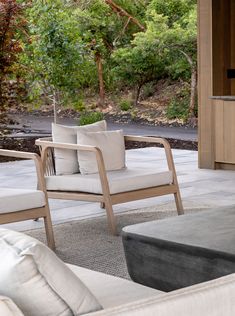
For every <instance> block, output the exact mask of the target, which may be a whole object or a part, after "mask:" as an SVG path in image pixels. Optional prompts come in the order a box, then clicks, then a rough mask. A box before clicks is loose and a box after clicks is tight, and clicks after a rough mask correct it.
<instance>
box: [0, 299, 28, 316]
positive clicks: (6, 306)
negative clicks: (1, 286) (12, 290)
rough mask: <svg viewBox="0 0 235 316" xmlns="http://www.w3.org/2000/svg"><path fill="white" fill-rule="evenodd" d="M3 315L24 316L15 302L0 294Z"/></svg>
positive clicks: (0, 309) (1, 313) (0, 311)
mask: <svg viewBox="0 0 235 316" xmlns="http://www.w3.org/2000/svg"><path fill="white" fill-rule="evenodd" d="M0 315H1V316H24V315H23V314H22V313H21V311H20V310H19V308H18V307H17V306H16V305H15V303H14V302H13V301H12V300H11V299H10V298H8V297H5V296H0Z"/></svg>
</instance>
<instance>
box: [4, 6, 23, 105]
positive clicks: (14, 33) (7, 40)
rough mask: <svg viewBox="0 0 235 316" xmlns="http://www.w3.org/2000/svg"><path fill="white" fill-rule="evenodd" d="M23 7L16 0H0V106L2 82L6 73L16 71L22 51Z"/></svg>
mask: <svg viewBox="0 0 235 316" xmlns="http://www.w3.org/2000/svg"><path fill="white" fill-rule="evenodd" d="M22 11H23V7H22V5H21V4H19V3H17V1H16V0H0V107H1V109H3V106H4V101H5V100H4V98H3V92H2V83H3V80H4V79H5V78H6V76H7V75H9V74H12V73H14V72H15V73H17V71H18V69H17V64H16V62H17V59H18V56H19V53H20V52H21V51H22V41H21V36H22V33H23V32H24V31H25V26H26V20H25V19H24V18H23V16H22Z"/></svg>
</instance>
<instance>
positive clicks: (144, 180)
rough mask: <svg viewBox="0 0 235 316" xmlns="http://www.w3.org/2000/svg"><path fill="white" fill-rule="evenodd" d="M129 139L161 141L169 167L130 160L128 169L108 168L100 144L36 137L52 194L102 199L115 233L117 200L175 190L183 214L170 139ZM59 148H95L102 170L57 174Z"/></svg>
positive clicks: (93, 200)
mask: <svg viewBox="0 0 235 316" xmlns="http://www.w3.org/2000/svg"><path fill="white" fill-rule="evenodd" d="M125 141H133V142H146V143H156V144H161V145H162V146H163V147H164V149H165V154H166V161H167V166H168V167H167V168H166V170H164V171H158V170H157V169H156V170H153V169H152V168H150V167H148V166H147V167H146V166H145V167H144V168H141V167H135V166H133V165H132V164H131V162H129V163H127V168H126V169H123V170H118V171H108V172H106V171H105V166H104V159H103V156H102V152H101V150H100V149H99V148H97V147H94V146H86V145H77V144H68V143H56V142H52V140H51V138H42V139H38V140H36V145H38V146H39V147H40V150H41V157H42V161H43V167H44V172H45V177H46V186H47V193H48V196H49V198H53V199H64V200H80V201H89V202H100V203H101V207H103V208H105V209H106V213H107V218H108V224H109V228H110V230H111V232H112V233H113V234H116V233H117V232H116V221H115V217H114V213H113V205H115V204H119V203H125V202H129V201H135V200H141V199H146V198H151V197H156V196H161V195H166V194H173V195H174V198H175V203H176V208H177V211H178V214H179V215H181V214H183V213H184V211H183V205H182V201H181V196H180V191H179V186H178V181H177V176H176V171H175V166H174V161H173V156H172V151H171V148H170V145H169V143H168V141H167V140H165V139H163V138H157V137H140V136H125ZM55 149H63V150H79V151H83V152H93V153H94V154H95V156H96V161H97V165H98V171H99V172H98V173H96V174H88V175H82V174H80V173H77V174H71V175H62V176H58V175H56V172H55V161H54V150H55ZM156 158H157V157H156ZM143 163H144V162H143Z"/></svg>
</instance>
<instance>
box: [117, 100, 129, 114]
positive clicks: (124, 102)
mask: <svg viewBox="0 0 235 316" xmlns="http://www.w3.org/2000/svg"><path fill="white" fill-rule="evenodd" d="M119 106H120V109H121V110H122V111H129V110H130V109H131V106H132V102H131V100H127V99H125V100H122V101H121V102H120V104H119Z"/></svg>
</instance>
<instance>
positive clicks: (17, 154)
mask: <svg viewBox="0 0 235 316" xmlns="http://www.w3.org/2000/svg"><path fill="white" fill-rule="evenodd" d="M0 156H5V157H13V158H20V159H29V160H33V161H34V163H35V167H36V172H37V181H38V189H39V190H41V191H43V192H44V193H45V194H46V196H47V192H46V184H45V179H44V175H43V167H42V161H41V158H40V157H39V155H38V154H36V153H29V152H23V151H15V150H7V149H0Z"/></svg>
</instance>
